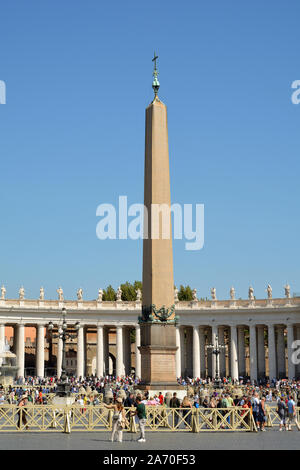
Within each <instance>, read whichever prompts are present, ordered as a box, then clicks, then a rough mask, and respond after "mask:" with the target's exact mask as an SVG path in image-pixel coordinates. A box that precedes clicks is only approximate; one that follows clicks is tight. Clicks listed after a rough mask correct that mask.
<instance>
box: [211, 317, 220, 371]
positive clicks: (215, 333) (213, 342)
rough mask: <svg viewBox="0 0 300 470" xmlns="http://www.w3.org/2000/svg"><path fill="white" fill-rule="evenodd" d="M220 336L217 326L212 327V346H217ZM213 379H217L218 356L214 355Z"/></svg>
mask: <svg viewBox="0 0 300 470" xmlns="http://www.w3.org/2000/svg"><path fill="white" fill-rule="evenodd" d="M217 334H218V327H217V326H216V325H214V326H212V329H211V344H213V345H215V343H216V336H217ZM211 360H212V377H213V379H214V378H215V377H216V356H215V355H214V354H212V359H211Z"/></svg>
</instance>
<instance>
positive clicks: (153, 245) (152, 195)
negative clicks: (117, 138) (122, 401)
mask: <svg viewBox="0 0 300 470" xmlns="http://www.w3.org/2000/svg"><path fill="white" fill-rule="evenodd" d="M156 60H157V56H155V54H154V59H153V61H154V72H153V77H154V80H153V84H152V87H153V90H154V99H153V101H152V103H151V104H150V105H149V106H148V107H147V109H146V136H145V181H144V205H145V215H144V240H143V302H142V316H141V317H140V318H139V322H140V325H141V346H140V352H141V382H142V386H143V387H144V388H147V389H158V388H159V389H164V390H166V389H170V388H174V387H176V385H177V380H176V368H175V353H176V349H177V347H176V329H175V324H176V321H177V317H176V316H175V305H174V278H173V252H172V225H171V210H170V209H171V196H170V172H169V149H168V124H167V109H166V106H165V105H164V104H163V103H162V102H161V101H160V99H159V98H158V89H159V82H158V71H157V66H156Z"/></svg>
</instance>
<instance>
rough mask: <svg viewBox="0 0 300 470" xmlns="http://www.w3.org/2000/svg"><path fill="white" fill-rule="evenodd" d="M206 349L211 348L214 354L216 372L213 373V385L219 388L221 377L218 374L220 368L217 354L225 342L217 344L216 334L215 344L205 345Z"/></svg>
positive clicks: (223, 347)
mask: <svg viewBox="0 0 300 470" xmlns="http://www.w3.org/2000/svg"><path fill="white" fill-rule="evenodd" d="M206 348H207V349H212V353H213V354H214V356H215V358H216V359H215V365H216V374H215V387H216V388H220V382H221V378H220V375H219V370H220V365H219V355H220V354H221V350H222V349H225V348H226V346H225V344H224V345H222V344H219V338H218V335H216V339H215V344H214V345H213V344H208V345H207V346H206Z"/></svg>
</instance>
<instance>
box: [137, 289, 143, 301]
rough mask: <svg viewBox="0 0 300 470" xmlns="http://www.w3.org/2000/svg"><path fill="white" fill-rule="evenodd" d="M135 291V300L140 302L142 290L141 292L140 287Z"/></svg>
mask: <svg viewBox="0 0 300 470" xmlns="http://www.w3.org/2000/svg"><path fill="white" fill-rule="evenodd" d="M135 292H136V301H137V302H140V301H141V299H142V292H141V289H137V290H136V291H135Z"/></svg>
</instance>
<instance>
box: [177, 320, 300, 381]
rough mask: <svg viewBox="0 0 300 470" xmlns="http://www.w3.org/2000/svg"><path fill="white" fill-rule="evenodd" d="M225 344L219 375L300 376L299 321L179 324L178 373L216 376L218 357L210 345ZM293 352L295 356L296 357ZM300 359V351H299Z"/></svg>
mask: <svg viewBox="0 0 300 470" xmlns="http://www.w3.org/2000/svg"><path fill="white" fill-rule="evenodd" d="M216 336H218V344H219V345H221V346H222V345H225V343H226V347H225V348H220V352H219V371H218V372H219V376H221V377H224V376H230V377H232V379H234V380H238V378H239V377H240V376H243V377H245V376H250V378H251V379H252V380H257V379H259V378H263V377H265V376H268V377H270V379H272V378H276V377H277V378H285V377H288V378H290V379H292V378H294V377H300V365H299V364H297V363H296V362H295V350H296V349H295V344H294V342H295V340H298V341H299V346H298V349H300V325H299V324H296V325H294V324H286V325H277V324H274V323H269V324H250V325H233V324H231V325H213V326H210V325H193V326H182V325H181V326H179V325H178V326H177V331H176V338H177V346H178V350H177V353H176V375H177V376H178V377H180V376H189V377H194V378H195V377H199V378H200V377H201V378H204V377H207V376H209V377H215V376H216V360H215V358H214V359H213V353H212V348H208V346H209V345H215V344H216ZM293 353H294V357H293ZM298 356H299V359H300V353H299V354H298Z"/></svg>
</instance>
